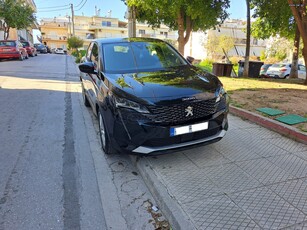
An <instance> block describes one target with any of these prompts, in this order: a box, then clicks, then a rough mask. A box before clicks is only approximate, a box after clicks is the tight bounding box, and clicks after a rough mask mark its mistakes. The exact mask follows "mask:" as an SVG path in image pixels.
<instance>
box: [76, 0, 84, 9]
mask: <svg viewBox="0 0 307 230" xmlns="http://www.w3.org/2000/svg"><path fill="white" fill-rule="evenodd" d="M82 3H83V0H81V2H80V3H79V4H78V5H76V8H77V7H79V6H80V5H81V4H82Z"/></svg>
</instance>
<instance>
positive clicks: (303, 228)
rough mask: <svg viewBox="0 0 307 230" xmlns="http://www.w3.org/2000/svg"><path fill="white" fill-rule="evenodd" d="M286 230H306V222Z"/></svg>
mask: <svg viewBox="0 0 307 230" xmlns="http://www.w3.org/2000/svg"><path fill="white" fill-rule="evenodd" d="M287 229H288V230H306V229H307V221H305V222H303V223H299V224H295V225H293V226H291V227H289V228H287Z"/></svg>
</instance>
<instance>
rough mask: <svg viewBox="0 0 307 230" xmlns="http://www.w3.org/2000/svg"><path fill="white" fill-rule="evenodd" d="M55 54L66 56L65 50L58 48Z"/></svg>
mask: <svg viewBox="0 0 307 230" xmlns="http://www.w3.org/2000/svg"><path fill="white" fill-rule="evenodd" d="M54 53H56V54H64V50H63V48H56V49H55V51H54Z"/></svg>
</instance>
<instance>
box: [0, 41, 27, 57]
mask: <svg viewBox="0 0 307 230" xmlns="http://www.w3.org/2000/svg"><path fill="white" fill-rule="evenodd" d="M10 58H14V59H19V60H20V61H23V60H24V59H28V58H29V56H28V53H27V50H26V49H25V48H23V45H22V44H21V43H20V41H18V40H0V59H10Z"/></svg>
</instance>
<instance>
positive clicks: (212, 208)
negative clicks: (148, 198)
mask: <svg viewBox="0 0 307 230" xmlns="http://www.w3.org/2000/svg"><path fill="white" fill-rule="evenodd" d="M184 206H185V207H186V210H187V211H188V213H190V215H191V217H192V219H193V220H194V222H195V224H196V228H197V229H223V230H225V229H260V228H259V227H258V226H257V224H256V223H255V222H254V221H253V220H252V219H251V218H250V217H248V216H247V215H246V214H245V213H244V212H243V211H242V210H241V208H239V207H238V206H237V205H236V204H234V203H233V202H232V201H231V200H230V199H229V198H228V197H227V196H225V195H222V196H217V197H213V198H208V199H204V200H198V201H195V202H192V203H188V204H185V205H184Z"/></svg>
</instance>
